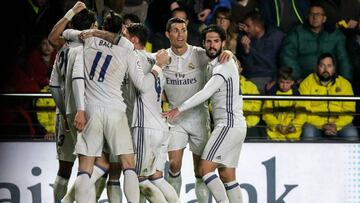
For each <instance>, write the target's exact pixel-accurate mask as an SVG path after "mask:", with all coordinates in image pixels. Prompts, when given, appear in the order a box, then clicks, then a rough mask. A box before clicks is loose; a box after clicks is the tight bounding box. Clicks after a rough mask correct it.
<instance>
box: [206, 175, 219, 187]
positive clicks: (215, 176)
mask: <svg viewBox="0 0 360 203" xmlns="http://www.w3.org/2000/svg"><path fill="white" fill-rule="evenodd" d="M215 178H217V175H216V174H213V175H212V176H210V177H208V178H207V179H206V180H204V182H205V184H206V185H207V184H209V183H210V182H211V181H212V180H214V179H215Z"/></svg>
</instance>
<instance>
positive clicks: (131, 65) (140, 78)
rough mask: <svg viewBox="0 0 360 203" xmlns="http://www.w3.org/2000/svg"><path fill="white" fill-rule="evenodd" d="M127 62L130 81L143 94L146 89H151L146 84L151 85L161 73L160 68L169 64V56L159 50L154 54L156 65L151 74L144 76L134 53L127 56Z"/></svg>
mask: <svg viewBox="0 0 360 203" xmlns="http://www.w3.org/2000/svg"><path fill="white" fill-rule="evenodd" d="M127 62H128V71H129V76H130V79H131V80H132V81H133V83H134V85H135V87H136V88H137V89H138V90H139V91H140V92H144V91H145V90H146V89H147V88H150V87H151V86H149V85H148V84H152V83H153V82H154V81H155V79H156V78H157V76H158V74H159V73H160V72H161V71H162V68H164V67H165V66H166V65H167V64H168V63H169V56H168V54H167V52H166V51H165V50H159V51H158V53H157V54H156V63H155V65H154V66H153V67H152V69H151V74H146V75H144V72H143V69H142V67H141V64H140V61H139V58H138V56H137V55H136V54H135V52H131V53H130V54H129V60H127Z"/></svg>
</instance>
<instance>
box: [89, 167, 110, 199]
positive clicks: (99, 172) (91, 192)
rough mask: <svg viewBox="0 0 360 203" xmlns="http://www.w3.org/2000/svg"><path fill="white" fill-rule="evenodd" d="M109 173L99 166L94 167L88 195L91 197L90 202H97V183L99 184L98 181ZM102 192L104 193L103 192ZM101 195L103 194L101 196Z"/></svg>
mask: <svg viewBox="0 0 360 203" xmlns="http://www.w3.org/2000/svg"><path fill="white" fill-rule="evenodd" d="M106 172H107V170H104V169H102V168H100V167H99V166H97V165H94V169H93V172H92V174H91V178H90V184H91V185H90V188H89V193H88V197H89V201H91V202H95V201H96V192H97V191H96V186H95V183H96V182H98V180H99V179H100V178H101V177H102V176H103V175H104V174H105V173H106ZM101 192H102V191H101ZM100 195H101V194H100Z"/></svg>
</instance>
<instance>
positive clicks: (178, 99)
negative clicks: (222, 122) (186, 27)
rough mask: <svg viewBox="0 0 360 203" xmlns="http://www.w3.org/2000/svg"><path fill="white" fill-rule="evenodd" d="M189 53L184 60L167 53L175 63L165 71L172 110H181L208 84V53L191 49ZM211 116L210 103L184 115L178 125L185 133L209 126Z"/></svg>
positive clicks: (166, 88) (178, 119)
mask: <svg viewBox="0 0 360 203" xmlns="http://www.w3.org/2000/svg"><path fill="white" fill-rule="evenodd" d="M187 46H188V49H187V51H186V52H185V53H184V54H183V55H182V56H177V55H176V54H175V53H173V52H172V50H171V49H170V48H169V49H167V51H168V53H169V56H170V57H171V63H170V64H169V65H168V66H166V67H165V68H164V70H163V74H164V77H165V84H164V91H165V93H166V96H167V99H168V102H169V104H170V108H171V109H172V108H175V107H178V106H179V105H180V104H182V103H183V102H184V101H186V100H187V99H188V98H190V97H191V96H193V95H194V94H195V93H197V92H198V91H200V90H201V89H202V88H203V87H204V85H205V83H206V66H207V63H208V57H207V55H206V52H205V50H204V49H202V48H200V47H195V46H191V45H187ZM204 117H205V118H209V112H208V107H207V102H204V103H202V104H200V105H198V106H197V107H195V108H193V109H192V110H191V111H185V112H183V113H182V114H181V115H180V116H179V117H178V118H177V119H176V120H175V121H174V123H175V124H179V125H181V126H182V127H184V128H185V129H189V128H193V127H194V126H206V125H208V119H204Z"/></svg>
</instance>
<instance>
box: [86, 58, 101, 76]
mask: <svg viewBox="0 0 360 203" xmlns="http://www.w3.org/2000/svg"><path fill="white" fill-rule="evenodd" d="M101 54H102V53H101V52H100V51H98V52H97V53H96V56H95V58H94V61H93V64H92V66H91V70H90V75H89V76H90V80H92V79H93V78H94V75H95V70H96V66H97V65H98V63H99V60H100V58H101Z"/></svg>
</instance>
